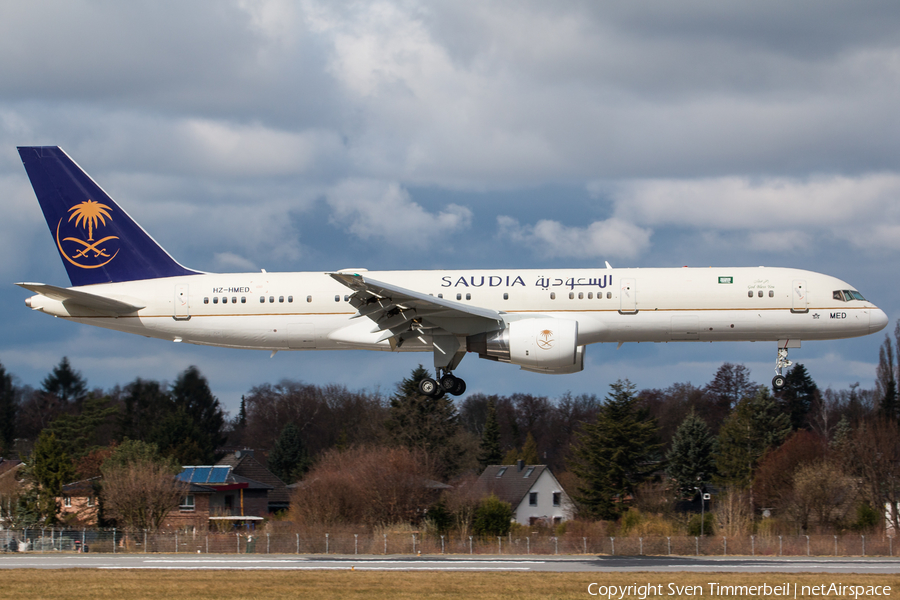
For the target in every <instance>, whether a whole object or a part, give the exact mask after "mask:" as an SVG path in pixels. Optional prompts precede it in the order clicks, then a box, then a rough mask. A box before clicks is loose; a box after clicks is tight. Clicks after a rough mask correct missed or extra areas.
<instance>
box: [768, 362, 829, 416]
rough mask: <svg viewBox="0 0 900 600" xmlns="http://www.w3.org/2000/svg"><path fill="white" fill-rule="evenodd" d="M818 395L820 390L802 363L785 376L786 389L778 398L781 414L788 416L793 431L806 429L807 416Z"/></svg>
mask: <svg viewBox="0 0 900 600" xmlns="http://www.w3.org/2000/svg"><path fill="white" fill-rule="evenodd" d="M818 393H819V388H818V387H817V386H816V384H815V382H814V381H813V380H812V377H810V376H809V372H807V370H806V367H804V366H803V365H802V364H801V363H797V364H796V365H794V368H792V369H791V370H790V371H788V373H787V375H785V377H784V388H783V389H782V390H781V391H780V392H779V393H778V395H777V396H776V398H777V402H778V405H779V407H780V408H781V412H783V413H784V414H786V415H787V416H788V418H789V419H790V421H791V427H792V428H793V429H803V428H805V427H806V425H807V419H806V418H807V415H808V414H809V410H810V408H811V407H812V405H813V401H814V400H815V398H816V395H817V394H818Z"/></svg>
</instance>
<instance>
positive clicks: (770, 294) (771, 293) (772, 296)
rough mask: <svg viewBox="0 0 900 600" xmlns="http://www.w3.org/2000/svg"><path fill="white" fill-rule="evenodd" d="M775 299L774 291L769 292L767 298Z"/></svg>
mask: <svg viewBox="0 0 900 600" xmlns="http://www.w3.org/2000/svg"><path fill="white" fill-rule="evenodd" d="M774 297H775V290H769V298H774Z"/></svg>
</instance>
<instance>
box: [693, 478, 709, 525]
mask: <svg viewBox="0 0 900 600" xmlns="http://www.w3.org/2000/svg"><path fill="white" fill-rule="evenodd" d="M697 484H698V485H697V487H695V488H694V489H695V490H697V492H698V493H699V494H700V536H701V537H702V536H704V535H705V532H704V529H705V526H706V501H707V500H708V499H709V494H705V493H703V488H704V486H703V473H700V474H698V475H697Z"/></svg>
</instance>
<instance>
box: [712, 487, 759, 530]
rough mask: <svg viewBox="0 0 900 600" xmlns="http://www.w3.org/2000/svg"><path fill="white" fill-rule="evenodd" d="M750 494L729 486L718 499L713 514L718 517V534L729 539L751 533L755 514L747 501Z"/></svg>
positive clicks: (720, 493)
mask: <svg viewBox="0 0 900 600" xmlns="http://www.w3.org/2000/svg"><path fill="white" fill-rule="evenodd" d="M748 496H749V492H748V491H747V490H744V489H740V488H737V487H734V486H727V487H725V488H724V489H723V490H722V491H721V492H719V495H718V496H717V497H716V503H715V508H714V509H713V512H714V513H715V515H716V532H718V533H721V534H722V535H725V536H728V537H734V536H738V535H744V534H745V533H747V532H748V531H750V525H751V524H752V523H753V514H752V513H751V511H750V503H749V502H748V501H747V497H748Z"/></svg>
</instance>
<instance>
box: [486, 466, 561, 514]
mask: <svg viewBox="0 0 900 600" xmlns="http://www.w3.org/2000/svg"><path fill="white" fill-rule="evenodd" d="M475 486H476V490H477V491H478V492H479V493H480V494H481V495H483V496H489V495H491V494H494V495H495V496H497V497H498V498H500V500H503V501H504V502H509V503H510V504H511V505H512V508H513V521H515V522H516V523H519V524H522V525H533V524H535V523H539V522H544V523H547V524H551V523H560V522H562V521H566V520H569V519H571V518H572V515H573V513H574V509H575V505H574V503H573V502H572V500H571V498H569V495H568V494H566V492H565V490H564V489H563V488H562V486H561V485H560V484H559V481H557V479H556V477H554V476H553V473H551V472H550V469H549V467H547V465H526V464H525V463H524V461H521V460H520V461H519V462H518V464H515V465H491V466H489V467H488V468H486V469H485V470H484V473H482V474H481V476H480V477H479V478H478V481H477V482H476V484H475Z"/></svg>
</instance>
